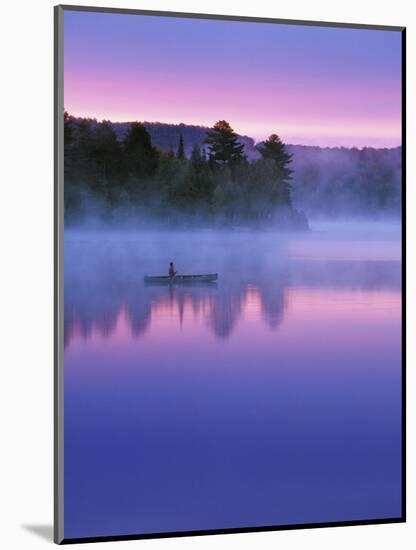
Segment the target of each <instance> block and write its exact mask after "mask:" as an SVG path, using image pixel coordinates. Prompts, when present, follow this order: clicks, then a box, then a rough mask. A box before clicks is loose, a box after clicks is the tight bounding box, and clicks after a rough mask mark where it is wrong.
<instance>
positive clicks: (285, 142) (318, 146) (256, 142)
mask: <svg viewBox="0 0 416 550" xmlns="http://www.w3.org/2000/svg"><path fill="white" fill-rule="evenodd" d="M65 112H66V113H67V114H68V116H70V117H72V118H75V119H84V120H95V121H96V122H97V123H102V122H104V121H106V122H110V123H111V124H132V123H134V122H137V123H141V124H163V125H165V126H190V127H194V128H207V129H208V130H211V129H212V128H213V126H214V125H212V126H207V125H206V124H195V123H187V122H164V121H161V120H146V119H142V120H139V119H129V120H112V119H110V118H105V117H102V118H101V117H97V116H92V115H75V114H71V113H70V112H69V111H67V110H66V109H65V108H64V113H65ZM219 120H223V119H219ZM227 122H228V121H227ZM214 124H215V123H214ZM233 129H234V128H233ZM234 131H235V133H236V134H237V135H238V136H239V137H243V138H249V139H251V140H253V142H254V145H255V146H256V145H258V144H260V143H262V142H263V141H265V140H266V139H268V137H269V136H270V135H272V134H273V133H275V134H277V135H278V136H279V137H281V134H279V133H278V132H272V133H271V134H269V136H268V137H265V138H263V139H260V140H257V139H256V138H254V137H252V136H250V135H249V134H246V133H240V132H237V131H236V130H235V129H234ZM282 141H283V142H284V144H285V145H287V146H293V147H314V148H319V149H349V150H351V149H357V150H360V151H361V150H363V149H376V150H383V149H399V148H401V147H402V143H399V144H397V145H384V146H374V145H362V146H358V145H316V144H311V143H302V142H290V141H286V140H282Z"/></svg>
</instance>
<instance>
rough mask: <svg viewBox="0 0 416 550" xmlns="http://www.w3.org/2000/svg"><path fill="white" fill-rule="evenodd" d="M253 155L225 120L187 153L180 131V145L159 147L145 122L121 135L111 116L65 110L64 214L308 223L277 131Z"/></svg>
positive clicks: (288, 156) (136, 123) (134, 123)
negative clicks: (252, 156) (83, 115)
mask: <svg viewBox="0 0 416 550" xmlns="http://www.w3.org/2000/svg"><path fill="white" fill-rule="evenodd" d="M258 151H259V153H260V158H259V159H256V160H253V161H249V160H248V158H247V156H246V154H245V152H244V144H242V143H240V142H239V139H238V135H237V134H236V133H235V132H234V130H233V128H232V127H231V126H230V124H229V123H228V122H227V121H225V120H220V121H218V122H217V123H216V124H215V125H214V126H213V128H212V129H210V130H208V131H207V133H206V138H205V141H204V143H203V145H202V146H199V145H194V146H193V148H192V151H191V153H190V155H189V156H187V155H186V153H185V143H184V139H183V136H182V135H180V137H179V140H178V143H177V144H176V147H175V149H173V148H172V147H171V148H169V149H168V150H164V149H160V148H157V147H155V146H154V145H153V143H152V140H151V137H150V134H149V132H148V131H147V129H146V128H145V126H144V125H143V124H142V123H140V122H133V123H131V124H130V126H129V128H128V130H127V132H126V133H125V135H124V137H123V139H121V140H119V139H118V138H117V136H116V134H115V132H114V129H113V127H112V124H111V122H110V121H106V120H103V121H102V122H97V121H95V120H94V121H93V120H91V119H75V118H73V117H71V116H70V115H69V114H68V113H65V114H64V174H65V215H66V219H67V220H69V219H76V218H79V217H81V216H83V215H84V216H85V215H89V214H90V211H91V209H95V210H96V211H97V213H98V214H99V215H102V216H111V215H114V213H117V212H119V213H120V212H126V209H128V210H129V212H130V213H132V214H134V213H135V212H137V213H139V212H140V213H143V212H147V213H149V214H152V215H153V216H157V217H158V218H160V219H161V220H164V221H165V222H166V223H170V222H172V223H178V222H181V221H186V222H192V220H194V221H195V222H198V223H201V222H204V223H205V222H206V223H210V222H215V223H224V224H234V225H235V224H242V223H244V224H248V223H254V224H262V223H266V222H271V221H274V222H277V223H278V222H281V224H285V225H289V226H292V227H293V226H296V227H302V228H304V227H306V226H307V221H306V218H305V216H304V215H303V214H301V213H299V212H297V211H296V210H295V209H294V208H293V205H292V198H291V180H292V173H293V170H292V169H291V168H290V164H291V163H292V155H291V154H290V153H288V151H287V149H286V146H285V144H284V143H283V142H282V140H281V139H280V138H279V137H278V136H277V135H276V134H272V135H271V136H270V137H269V138H268V139H267V140H266V141H264V142H263V143H262V145H261V146H258Z"/></svg>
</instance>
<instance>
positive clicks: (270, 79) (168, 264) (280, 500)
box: [55, 6, 405, 543]
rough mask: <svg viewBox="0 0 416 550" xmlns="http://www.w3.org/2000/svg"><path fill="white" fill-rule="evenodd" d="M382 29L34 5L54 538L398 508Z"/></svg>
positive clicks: (396, 299)
mask: <svg viewBox="0 0 416 550" xmlns="http://www.w3.org/2000/svg"><path fill="white" fill-rule="evenodd" d="M404 48H405V30H404V29H403V28H399V27H381V26H366V25H345V24H335V23H313V22H305V21H298V22H297V21H286V20H272V19H256V18H238V17H234V16H233V17H231V16H230V17H226V16H214V15H192V14H181V13H162V12H146V11H135V10H118V9H109V8H107V9H105V8H103V9H99V8H83V7H79V6H58V7H56V8H55V116H56V118H55V129H56V131H55V143H56V154H55V167H56V178H55V182H56V185H55V214H56V217H55V221H56V223H55V245H56V249H55V250H56V255H55V257H56V266H55V282H56V300H55V303H56V311H55V314H56V335H55V359H56V361H55V497H56V499H55V541H56V542H58V543H71V542H88V541H100V540H103V541H104V540H117V539H129V538H150V537H166V536H179V535H195V534H198V535H202V534H212V533H232V532H236V533H237V532H244V531H264V530H277V529H288V528H295V527H296V528H303V527H323V526H331V525H332V526H335V525H339V526H341V525H355V524H364V523H387V522H400V521H404V519H405V508H404V506H405V494H404V479H405V469H404V466H405V453H404V449H405V439H404V433H405V432H404V427H405V426H404V422H405V416H404V389H405V384H404V379H405V378H404V373H405V371H404V351H405V349H404V305H403V303H404V291H405V287H404V271H403V268H404V256H403V254H404V212H405V209H404V204H405V200H404V196H405V195H404V192H405V188H404V180H405V178H404V168H405V164H404V160H405V143H404V109H405V102H404V97H405V96H404V76H405V75H404V55H405V51H404Z"/></svg>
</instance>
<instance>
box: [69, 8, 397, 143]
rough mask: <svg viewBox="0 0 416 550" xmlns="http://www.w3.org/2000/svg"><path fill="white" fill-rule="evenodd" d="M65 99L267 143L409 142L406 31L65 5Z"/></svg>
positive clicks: (82, 107) (103, 111)
mask: <svg viewBox="0 0 416 550" xmlns="http://www.w3.org/2000/svg"><path fill="white" fill-rule="evenodd" d="M64 105H65V109H66V110H67V111H68V112H69V113H70V114H72V115H76V116H88V117H93V118H97V119H98V120H102V119H107V120H112V121H119V122H125V121H133V120H139V121H149V122H151V121H160V122H168V123H180V122H183V123H185V124H197V125H204V126H212V125H213V124H214V123H215V122H216V121H217V120H221V119H225V120H228V121H229V122H230V124H231V125H232V127H233V128H234V129H235V130H236V131H237V132H238V133H240V134H246V135H249V136H251V137H253V138H254V139H255V140H256V141H259V140H262V139H264V138H266V137H268V136H269V135H270V134H271V133H277V134H278V135H279V136H281V138H282V139H283V140H284V141H285V142H287V143H294V144H305V145H320V146H346V147H352V146H356V147H364V146H373V147H395V146H397V145H400V144H401V34H400V32H396V31H381V30H367V29H349V28H348V29H346V28H331V27H315V26H300V25H284V24H273V23H252V22H241V21H219V20H201V19H188V18H177V17H158V16H147V15H132V14H119V13H94V12H82V11H81V12H77V11H66V12H65V16H64Z"/></svg>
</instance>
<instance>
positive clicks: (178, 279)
mask: <svg viewBox="0 0 416 550" xmlns="http://www.w3.org/2000/svg"><path fill="white" fill-rule="evenodd" d="M217 279H218V273H209V274H208V275H175V276H174V277H169V276H168V275H145V277H144V282H145V283H168V284H172V283H213V282H214V281H216V280H217Z"/></svg>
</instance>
